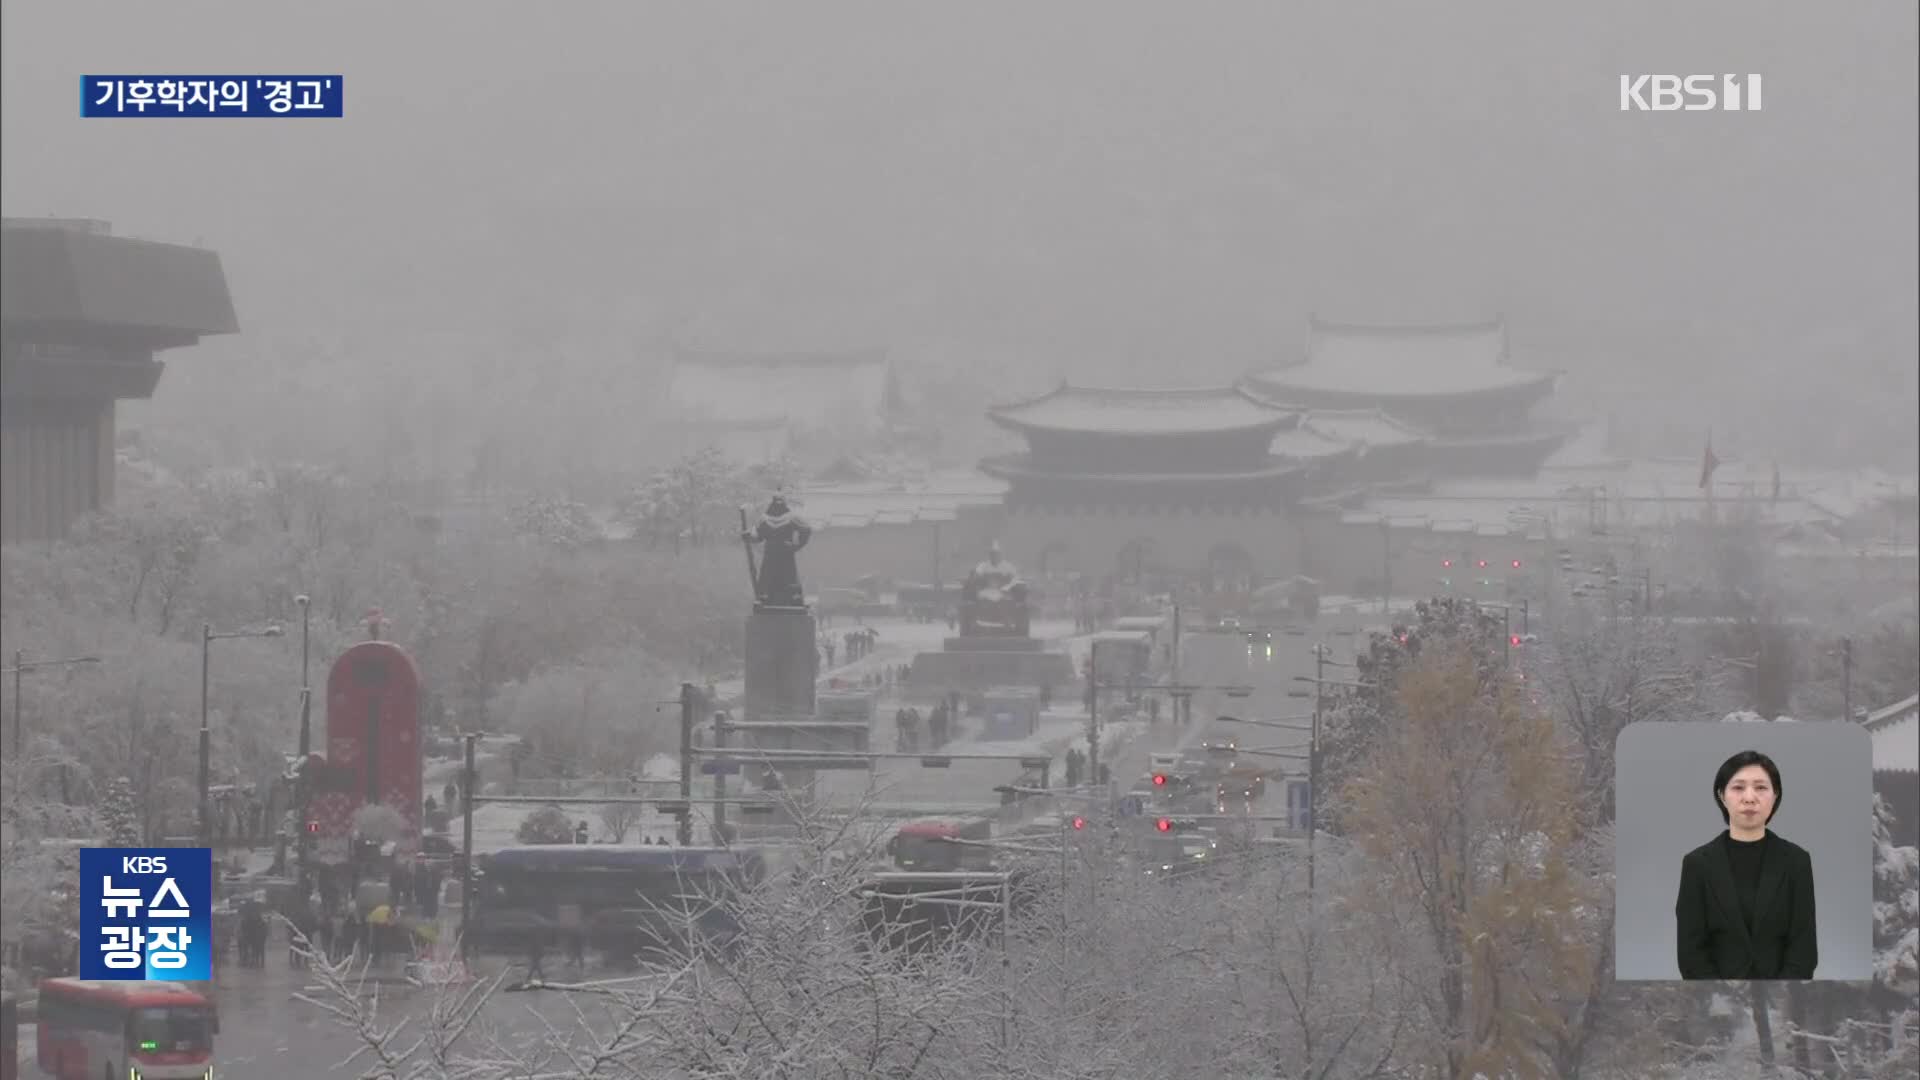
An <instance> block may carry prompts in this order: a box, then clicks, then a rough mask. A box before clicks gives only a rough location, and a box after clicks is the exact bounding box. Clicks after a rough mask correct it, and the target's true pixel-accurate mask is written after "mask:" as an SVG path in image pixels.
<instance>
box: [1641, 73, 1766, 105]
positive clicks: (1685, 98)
mask: <svg viewBox="0 0 1920 1080" xmlns="http://www.w3.org/2000/svg"><path fill="white" fill-rule="evenodd" d="M1714 109H1718V110H1720V111H1721V112H1759V111H1760V76H1758V75H1622V76H1620V111H1621V112H1710V111H1712V110H1714Z"/></svg>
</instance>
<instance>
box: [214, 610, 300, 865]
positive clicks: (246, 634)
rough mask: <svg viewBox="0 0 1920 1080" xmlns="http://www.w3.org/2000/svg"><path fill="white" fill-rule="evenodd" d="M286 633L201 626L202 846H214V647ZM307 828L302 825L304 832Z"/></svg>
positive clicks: (270, 630)
mask: <svg viewBox="0 0 1920 1080" xmlns="http://www.w3.org/2000/svg"><path fill="white" fill-rule="evenodd" d="M284 632H285V631H283V630H281V629H280V627H279V626H278V625H274V626H269V627H267V628H266V629H265V630H235V631H232V632H230V633H222V634H216V633H214V632H213V624H212V623H201V624H200V822H199V825H200V830H199V831H200V845H201V846H202V847H212V846H213V819H212V816H211V815H210V813H209V812H208V805H207V800H208V788H209V787H210V786H211V784H212V771H213V733H212V731H211V730H210V729H209V728H208V727H207V712H208V709H207V692H208V688H209V685H210V683H211V673H212V670H213V643H214V642H216V641H219V640H221V639H223V638H250V637H279V636H280V635H281V634H282V633H284ZM304 828H305V826H304V824H303V825H302V829H303V830H304Z"/></svg>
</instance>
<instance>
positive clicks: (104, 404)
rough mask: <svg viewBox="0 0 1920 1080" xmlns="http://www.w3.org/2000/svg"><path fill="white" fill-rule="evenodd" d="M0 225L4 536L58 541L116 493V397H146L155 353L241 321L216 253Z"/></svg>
mask: <svg viewBox="0 0 1920 1080" xmlns="http://www.w3.org/2000/svg"><path fill="white" fill-rule="evenodd" d="M0 231H3V233H4V239H3V241H0V251H3V252H4V277H3V280H4V303H3V304H0V350H3V351H0V541H4V542H7V543H14V542H18V541H27V540H51V539H57V538H58V537H61V536H63V535H65V534H66V533H67V531H68V529H69V528H71V526H72V524H73V522H74V521H75V520H76V519H77V518H79V517H80V516H81V515H82V514H85V513H87V512H89V511H92V510H97V509H100V508H101V507H103V506H106V505H107V504H108V503H109V502H111V501H112V499H113V483H114V477H113V474H114V410H115V403H116V402H118V401H120V400H123V399H129V398H134V399H138V398H147V397H151V396H153V391H154V388H155V387H156V386H157V385H158V384H159V381H160V374H161V372H162V371H163V370H164V369H165V364H163V363H162V362H161V361H160V360H158V359H157V358H156V357H157V354H159V353H161V352H163V351H165V350H168V349H179V348H184V347H187V346H190V345H193V344H196V343H197V342H198V341H199V340H200V339H201V338H202V337H205V336H208V335H211V334H231V333H236V332H238V330H239V324H238V321H237V320H236V319H235V317H234V311H233V300H232V298H231V297H230V296H229V295H228V293H227V280H226V275H225V273H224V271H223V270H222V269H221V266H220V256H219V255H217V254H215V253H214V252H211V251H206V250H202V249H199V248H193V247H185V246H181V245H178V244H162V243H155V242H153V241H148V240H135V239H131V238H127V237H117V236H114V235H113V234H112V232H111V230H110V228H109V227H108V226H107V224H106V223H105V222H99V221H90V220H70V219H31V218H26V219H15V218H9V219H7V220H6V221H5V223H4V229H3V230H0Z"/></svg>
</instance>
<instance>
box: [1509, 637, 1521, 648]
mask: <svg viewBox="0 0 1920 1080" xmlns="http://www.w3.org/2000/svg"><path fill="white" fill-rule="evenodd" d="M1507 643H1508V644H1510V645H1512V646H1514V647H1516V648H1518V647H1519V645H1520V635H1519V634H1514V635H1512V636H1511V637H1509V638H1508V639H1507Z"/></svg>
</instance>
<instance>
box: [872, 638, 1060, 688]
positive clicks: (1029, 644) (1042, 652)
mask: <svg viewBox="0 0 1920 1080" xmlns="http://www.w3.org/2000/svg"><path fill="white" fill-rule="evenodd" d="M1076 681H1077V676H1076V674H1075V672H1074V670H1073V661H1072V660H1070V659H1068V657H1067V655H1066V654H1065V653H1059V652H1052V651H1050V650H1048V649H1047V648H1046V643H1045V642H1043V641H1040V640H1038V639H1036V638H1030V637H993V636H989V635H985V634H982V635H979V636H975V637H964V636H963V637H951V638H948V639H947V640H946V648H945V649H943V650H941V651H940V652H924V653H921V654H920V655H918V656H916V657H914V658H913V674H912V680H911V683H910V685H911V686H912V687H913V690H914V692H915V693H916V694H921V693H931V692H935V691H938V692H940V693H945V692H947V691H956V692H959V693H965V694H978V693H981V692H983V691H986V690H988V689H991V688H993V687H999V686H1025V687H1032V688H1034V689H1039V688H1041V687H1052V688H1053V690H1054V692H1055V693H1056V694H1059V693H1062V692H1066V691H1067V688H1069V687H1071V686H1073V685H1074V683H1075V682H1076Z"/></svg>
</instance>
